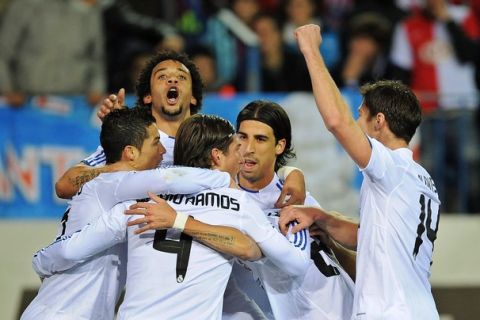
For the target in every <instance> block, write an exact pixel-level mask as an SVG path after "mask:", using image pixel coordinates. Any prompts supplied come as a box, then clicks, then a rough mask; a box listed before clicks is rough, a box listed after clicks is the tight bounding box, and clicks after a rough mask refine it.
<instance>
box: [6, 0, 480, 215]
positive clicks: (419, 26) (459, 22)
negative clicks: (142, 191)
mask: <svg viewBox="0 0 480 320" xmlns="http://www.w3.org/2000/svg"><path fill="white" fill-rule="evenodd" d="M0 19H1V29H0V94H1V95H2V96H3V97H4V98H5V101H7V103H8V104H10V105H12V106H20V105H22V104H23V103H24V101H25V99H26V98H27V97H28V96H29V95H44V94H61V95H79V94H80V95H85V96H86V97H87V99H88V101H89V102H90V103H91V104H92V105H96V104H98V103H99V102H100V101H101V100H102V98H103V97H104V96H105V94H106V93H108V92H117V90H118V89H119V88H125V89H126V90H127V93H132V92H133V91H134V88H135V80H136V79H137V77H138V73H139V70H141V67H142V65H143V63H145V61H146V60H148V58H149V57H150V56H151V54H152V53H153V52H155V51H157V50H162V49H173V50H176V51H183V52H187V53H188V54H189V55H190V57H191V58H192V59H193V61H194V62H195V63H196V65H197V67H198V68H199V71H200V73H201V75H202V78H203V81H204V83H205V86H206V90H207V92H217V93H220V94H232V93H235V92H245V91H248V92H291V91H311V83H310V78H309V75H308V72H307V68H306V65H305V62H304V60H303V58H302V56H301V54H300V52H299V51H298V48H297V46H296V43H295V39H294V34H293V31H294V30H295V28H297V27H298V26H301V25H304V24H308V23H314V24H318V25H320V26H321V30H322V38H323V42H322V46H321V52H322V54H323V56H324V59H325V61H326V64H327V67H328V68H329V69H330V71H331V73H332V74H333V77H334V81H335V82H336V83H337V84H338V85H339V86H340V87H343V88H354V89H358V88H359V87H360V86H361V85H362V84H365V83H367V82H369V81H374V80H379V79H400V80H402V81H403V82H405V83H406V84H408V85H409V86H411V87H412V89H414V90H415V92H416V93H417V95H418V97H419V99H420V101H421V104H422V108H423V111H424V115H425V117H424V123H423V124H422V127H421V132H420V138H419V139H421V141H422V143H421V144H420V145H421V155H422V158H421V160H422V162H423V164H424V166H425V167H426V168H427V169H428V170H429V171H430V173H431V174H432V176H433V177H434V179H435V181H436V182H437V188H438V189H439V193H440V196H441V199H447V200H446V201H445V204H446V205H447V206H450V207H449V208H447V210H445V211H472V212H480V200H479V199H477V198H480V197H478V194H479V192H480V186H479V184H480V173H479V171H480V169H479V162H480V161H479V158H480V156H479V150H478V149H479V148H478V141H479V131H480V130H479V123H480V121H479V115H478V114H479V113H478V105H479V99H478V98H479V95H478V88H479V86H480V0H470V1H461V0H382V1H378V0H176V1H171V0H142V1H134V0H0ZM459 180H461V181H467V182H465V183H459V182H458V181H459ZM465 184H466V187H465Z"/></svg>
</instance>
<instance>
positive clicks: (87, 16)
mask: <svg viewBox="0 0 480 320" xmlns="http://www.w3.org/2000/svg"><path fill="white" fill-rule="evenodd" d="M104 69H105V68H104V43H103V31H102V17H101V9H100V7H99V5H98V4H97V1H96V0H44V1H36V0H17V1H12V2H11V3H10V6H9V8H7V12H6V13H5V16H4V17H3V24H2V27H1V30H0V92H1V93H2V94H4V95H5V96H6V99H7V102H8V103H9V104H11V105H14V106H19V105H21V104H23V103H24V101H25V98H26V96H27V95H43V94H68V95H76V94H85V95H86V96H87V99H88V101H89V102H90V103H91V104H92V105H93V104H97V103H98V102H99V101H100V100H101V98H102V97H103V94H104V93H105V70H104Z"/></svg>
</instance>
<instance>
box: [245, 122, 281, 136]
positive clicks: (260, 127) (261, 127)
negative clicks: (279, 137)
mask: <svg viewBox="0 0 480 320" xmlns="http://www.w3.org/2000/svg"><path fill="white" fill-rule="evenodd" d="M238 133H239V134H243V135H251V136H254V135H263V136H273V129H272V127H270V126H269V125H268V124H266V123H264V122H261V121H258V120H244V121H242V122H240V125H239V127H238Z"/></svg>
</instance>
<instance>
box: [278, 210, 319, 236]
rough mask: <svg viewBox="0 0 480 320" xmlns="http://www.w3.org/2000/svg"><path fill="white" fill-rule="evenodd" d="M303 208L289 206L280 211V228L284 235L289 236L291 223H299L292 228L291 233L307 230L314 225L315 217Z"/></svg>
mask: <svg viewBox="0 0 480 320" xmlns="http://www.w3.org/2000/svg"><path fill="white" fill-rule="evenodd" d="M302 208H303V206H287V207H285V208H282V210H280V219H279V220H278V226H279V227H280V230H281V231H282V233H283V234H284V235H286V234H287V232H288V228H289V226H290V222H292V221H295V222H297V224H296V225H294V226H293V227H292V228H291V230H290V232H291V233H297V232H298V231H301V230H303V229H307V228H309V227H310V226H311V225H312V224H313V223H314V221H315V220H314V216H312V215H311V214H309V212H308V211H304V210H303V209H302Z"/></svg>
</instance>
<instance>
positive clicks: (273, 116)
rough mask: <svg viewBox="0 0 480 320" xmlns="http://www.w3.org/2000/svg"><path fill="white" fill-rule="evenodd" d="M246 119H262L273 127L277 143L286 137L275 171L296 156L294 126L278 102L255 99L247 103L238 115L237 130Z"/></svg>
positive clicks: (261, 120)
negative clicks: (293, 135) (293, 136)
mask: <svg viewBox="0 0 480 320" xmlns="http://www.w3.org/2000/svg"><path fill="white" fill-rule="evenodd" d="M245 120H255V121H260V122H263V123H265V124H266V125H268V126H269V127H271V128H272V130H273V134H274V136H275V143H277V142H278V141H279V140H281V139H285V150H284V151H283V152H282V154H280V155H278V156H277V159H276V161H275V171H277V170H278V169H279V168H281V167H283V166H284V165H286V164H287V162H288V160H289V159H293V158H295V157H296V155H295V152H294V150H293V146H292V126H291V124H290V119H289V118H288V114H287V112H286V111H285V110H284V109H283V108H282V107H281V106H280V105H279V104H278V103H275V102H273V101H268V100H254V101H252V102H250V103H249V104H247V105H246V106H245V107H244V108H243V109H242V111H240V113H239V114H238V116H237V131H238V129H239V128H240V124H241V123H242V121H245Z"/></svg>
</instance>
